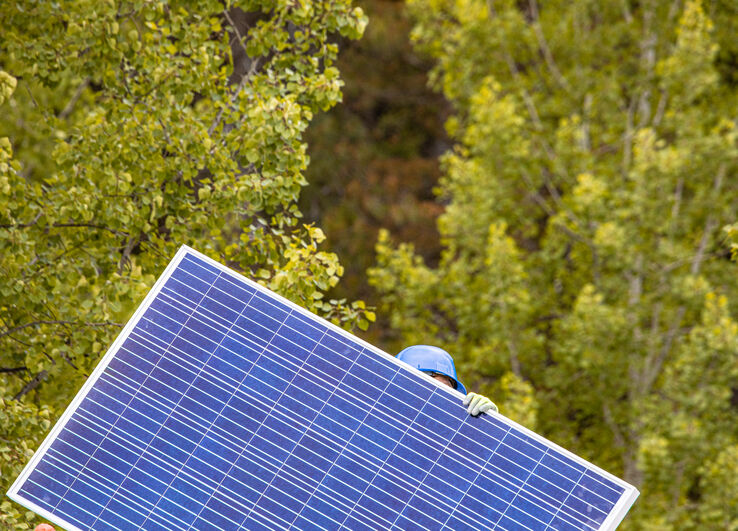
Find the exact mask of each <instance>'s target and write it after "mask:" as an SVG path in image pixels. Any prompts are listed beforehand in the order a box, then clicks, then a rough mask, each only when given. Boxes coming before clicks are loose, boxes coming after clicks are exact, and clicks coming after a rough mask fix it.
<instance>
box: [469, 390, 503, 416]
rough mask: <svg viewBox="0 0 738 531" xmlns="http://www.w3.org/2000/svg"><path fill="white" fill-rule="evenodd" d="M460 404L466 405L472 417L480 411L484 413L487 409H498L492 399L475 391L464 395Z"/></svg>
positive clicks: (494, 410)
mask: <svg viewBox="0 0 738 531" xmlns="http://www.w3.org/2000/svg"><path fill="white" fill-rule="evenodd" d="M462 404H464V405H465V406H467V408H466V410H467V412H468V413H469V414H470V415H471V416H473V417H476V416H477V415H479V414H480V413H486V412H487V411H493V412H494V413H497V412H498V411H499V410H498V409H497V406H496V405H495V404H494V402H492V400H490V399H489V398H487V397H486V396H482V395H478V394H477V393H469V394H468V395H466V396H465V397H464V401H463V402H462Z"/></svg>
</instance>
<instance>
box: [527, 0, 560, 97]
mask: <svg viewBox="0 0 738 531" xmlns="http://www.w3.org/2000/svg"><path fill="white" fill-rule="evenodd" d="M528 5H529V6H530V11H531V14H532V15H533V23H532V24H531V26H533V31H534V32H535V34H536V39H537V40H538V47H539V48H540V49H541V51H542V52H543V58H544V59H545V60H546V66H548V69H549V70H550V71H551V74H552V75H553V78H554V79H555V80H556V83H558V84H559V86H560V87H561V88H562V89H564V90H565V91H566V92H569V91H570V90H571V87H570V86H569V83H568V82H567V81H566V79H565V78H564V76H563V75H562V74H561V71H560V70H559V67H558V66H556V62H555V61H554V58H553V55H552V54H551V49H550V48H549V47H548V42H547V41H546V37H545V36H544V35H543V29H542V28H541V23H540V22H539V20H538V3H537V2H536V0H529V2H528Z"/></svg>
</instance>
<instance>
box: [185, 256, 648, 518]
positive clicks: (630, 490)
mask: <svg viewBox="0 0 738 531" xmlns="http://www.w3.org/2000/svg"><path fill="white" fill-rule="evenodd" d="M183 249H185V250H186V252H189V253H191V254H193V255H195V256H197V257H198V258H200V259H202V260H203V261H205V262H206V263H208V264H209V265H211V266H213V267H215V268H217V269H218V270H220V271H223V272H225V273H228V274H230V275H232V276H236V277H237V278H239V279H241V280H243V281H245V282H246V283H247V284H248V285H250V286H252V287H254V288H255V289H257V290H259V291H260V292H262V293H265V294H267V295H269V296H270V297H274V298H276V299H277V300H278V301H279V302H281V303H283V304H285V305H287V306H289V307H290V308H292V309H294V310H297V311H298V312H300V313H301V314H303V315H306V316H308V317H311V318H313V319H318V320H319V321H320V322H322V323H323V324H324V325H325V326H326V327H327V328H329V329H331V330H333V331H334V332H336V333H338V334H340V335H342V336H344V337H346V338H347V339H351V340H352V341H355V342H357V343H359V344H360V345H361V346H363V347H364V348H366V349H368V350H371V351H372V352H374V353H375V354H379V355H381V356H383V357H385V358H387V359H388V360H390V361H391V362H392V363H394V364H396V365H397V366H398V367H400V368H401V369H403V370H406V371H409V372H411V373H414V374H417V375H420V376H421V377H423V378H425V379H426V380H428V381H430V382H432V383H433V384H435V385H436V386H437V387H438V388H439V389H441V390H443V391H445V392H448V393H452V394H453V395H454V396H455V397H459V396H463V395H461V392H460V391H457V390H455V389H452V388H451V387H449V386H448V385H445V384H443V383H440V382H439V381H438V380H435V379H434V378H431V377H429V376H428V375H427V374H425V373H423V372H421V371H419V370H418V369H416V368H415V367H411V366H410V365H408V364H407V363H403V362H401V361H399V360H398V359H397V358H395V356H393V355H391V354H388V353H387V352H385V351H383V350H382V349H380V348H378V347H375V346H374V345H372V344H370V343H367V342H366V341H364V340H363V339H361V338H360V337H357V336H355V335H353V334H351V333H349V332H347V331H346V330H344V329H343V328H341V327H339V326H337V325H335V324H333V323H331V322H330V321H328V320H326V319H324V318H323V317H321V316H319V315H317V314H314V313H313V312H311V311H309V310H307V309H305V308H303V307H302V306H299V305H298V304H295V303H294V302H292V301H291V300H289V299H286V298H285V297H283V296H282V295H280V294H278V293H275V292H273V291H272V290H270V289H268V288H266V287H264V286H262V285H261V284H259V283H258V282H255V281H253V280H251V279H250V278H248V277H246V276H245V275H243V274H242V273H240V272H238V271H235V270H234V269H231V268H230V267H228V266H226V265H223V264H221V263H220V262H218V261H216V260H213V259H212V258H210V257H209V256H207V255H205V254H203V253H201V252H199V251H196V250H195V249H192V248H191V247H188V246H186V245H183V246H182V247H181V248H180V252H182V250H183ZM486 415H490V416H495V417H497V418H499V419H500V420H502V421H503V422H504V423H506V424H508V425H510V426H512V427H513V428H515V429H517V430H519V431H521V432H522V433H523V434H525V435H527V436H529V437H531V438H532V439H534V440H536V441H538V442H539V443H541V444H544V445H545V446H549V447H551V448H553V449H554V450H557V451H558V452H560V453H561V454H563V455H564V456H566V457H568V458H569V459H571V460H572V461H575V462H576V463H579V464H580V465H582V466H584V467H586V468H588V469H591V470H593V471H595V472H597V473H599V474H601V475H602V476H604V477H606V478H607V479H609V480H610V481H612V482H613V483H615V484H617V485H619V486H620V487H622V488H623V489H624V492H623V494H622V495H621V496H620V500H619V501H618V503H617V504H616V505H615V507H614V508H613V510H612V511H611V512H610V515H609V516H608V518H607V519H606V520H605V522H604V523H603V525H605V524H606V523H608V522H609V521H610V519H611V517H612V516H613V515H614V514H615V512H616V510H621V511H622V514H621V516H620V519H619V520H618V521H617V522H618V523H619V522H620V521H621V520H622V519H623V518H624V517H625V514H626V513H627V511H628V509H629V508H630V506H631V505H632V504H633V502H634V501H635V499H636V498H637V497H638V494H639V492H638V490H637V489H636V488H635V487H634V486H633V485H631V484H630V483H627V482H626V481H624V480H622V479H620V478H619V477H617V476H615V475H613V474H611V473H610V472H608V471H606V470H603V469H602V468H600V467H598V466H597V465H595V464H594V463H591V462H589V461H587V460H586V459H584V458H582V457H579V456H578V455H576V454H574V453H572V452H570V451H569V450H567V449H566V448H562V447H561V446H559V445H558V444H556V443H555V442H553V441H551V440H550V439H546V438H545V437H543V436H542V435H539V434H538V433H536V432H534V431H532V430H530V429H529V428H526V427H525V426H522V425H520V424H518V423H517V422H515V421H514V420H511V419H509V418H507V417H506V416H504V415H502V414H501V413H486ZM628 500H630V501H629V502H628ZM626 503H627V505H626ZM621 505H622V507H619V506H621ZM608 525H609V524H608ZM615 526H617V523H616V524H615ZM601 529H603V530H605V529H614V527H602V528H601Z"/></svg>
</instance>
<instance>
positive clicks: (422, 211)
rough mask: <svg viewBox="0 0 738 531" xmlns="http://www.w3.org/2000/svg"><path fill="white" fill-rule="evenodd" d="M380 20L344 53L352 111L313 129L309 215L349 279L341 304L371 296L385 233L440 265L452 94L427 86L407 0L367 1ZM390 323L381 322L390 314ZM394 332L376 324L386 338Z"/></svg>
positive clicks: (339, 109) (305, 205) (304, 204)
mask: <svg viewBox="0 0 738 531" xmlns="http://www.w3.org/2000/svg"><path fill="white" fill-rule="evenodd" d="M361 5H362V9H364V10H365V11H366V13H367V15H368V16H369V17H370V21H371V22H370V24H369V25H368V26H367V30H366V33H365V35H364V36H363V38H362V39H361V40H360V41H352V42H347V43H346V44H345V45H342V46H341V54H340V57H339V60H338V62H337V64H338V66H339V68H340V70H341V73H342V75H343V78H344V79H345V81H346V87H345V90H344V98H343V104H342V105H338V106H336V107H334V108H333V109H331V110H330V111H329V112H328V113H325V114H321V115H320V116H317V117H316V119H315V120H313V122H312V123H311V124H310V127H308V129H307V130H306V137H305V138H306V140H307V142H308V146H309V149H308V153H309V154H310V159H311V163H310V166H309V167H308V169H307V172H306V177H307V179H308V181H309V183H310V185H309V186H308V187H306V189H305V191H304V192H303V193H302V194H301V195H300V205H301V210H302V212H304V214H305V217H306V218H307V219H310V220H312V221H315V222H316V223H317V224H318V225H319V226H320V227H322V228H323V229H324V230H325V233H326V237H327V243H328V244H329V245H330V248H331V249H332V250H334V251H335V252H336V253H337V254H338V255H339V257H341V258H342V259H341V262H342V263H343V264H344V265H345V268H346V272H345V274H344V276H343V277H342V279H341V282H340V283H339V284H338V285H337V286H336V288H335V289H334V290H332V291H331V293H332V294H334V295H335V296H336V297H338V298H341V297H346V298H349V299H352V298H361V299H364V298H366V299H370V300H371V298H373V297H376V293H375V292H374V291H373V290H372V289H371V288H370V287H369V285H368V284H367V282H366V269H367V268H368V267H369V266H370V265H371V264H372V263H373V260H374V242H375V241H376V238H377V233H378V231H379V229H380V228H386V229H388V230H389V231H390V232H391V233H392V234H393V235H395V236H396V237H397V238H400V239H403V240H412V241H414V242H415V244H416V249H417V250H418V252H419V253H420V254H422V255H423V256H424V257H426V258H427V259H429V260H431V261H433V260H437V259H438V254H439V252H440V246H439V244H438V233H437V232H436V229H435V220H436V218H437V216H438V214H439V213H440V212H441V210H442V207H441V206H440V205H439V204H437V203H436V202H435V201H434V196H433V193H432V189H433V187H434V186H435V185H436V184H437V181H438V176H439V167H438V160H437V157H438V155H439V154H441V153H442V152H443V151H445V150H446V149H447V148H448V147H449V144H448V139H447V138H446V136H445V133H444V131H443V118H444V116H443V115H444V110H445V109H447V108H448V105H447V104H446V103H445V101H444V99H443V96H442V95H440V94H435V93H433V92H432V91H431V90H430V89H429V88H428V87H426V79H427V77H426V76H427V71H428V70H429V69H430V67H431V66H432V63H431V61H430V60H428V59H425V58H422V57H421V56H420V55H419V54H418V53H416V52H415V51H414V50H413V49H412V47H411V43H410V39H409V33H410V27H411V23H410V20H409V17H408V14H407V13H406V12H405V9H404V4H403V2H401V1H398V0H363V1H362V3H361ZM380 318H381V316H380ZM386 330H387V328H386V327H381V326H375V327H372V328H370V330H369V333H370V334H372V335H374V336H376V335H381V334H383V333H384V332H385V331H386Z"/></svg>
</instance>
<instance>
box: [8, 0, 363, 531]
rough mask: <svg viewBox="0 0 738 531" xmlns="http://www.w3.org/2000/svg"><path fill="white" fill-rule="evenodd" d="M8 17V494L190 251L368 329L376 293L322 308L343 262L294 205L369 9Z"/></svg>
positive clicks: (76, 11)
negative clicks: (367, 301)
mask: <svg viewBox="0 0 738 531" xmlns="http://www.w3.org/2000/svg"><path fill="white" fill-rule="evenodd" d="M0 18H2V20H3V30H2V31H3V43H2V46H1V47H0V68H1V69H2V70H3V72H2V73H0V83H1V85H0V89H1V90H0V97H2V101H0V104H2V105H3V110H2V112H3V120H2V124H0V137H1V138H0V190H1V191H2V194H0V353H1V354H0V360H1V361H0V371H1V372H0V407H1V408H2V409H1V410H0V418H1V419H2V426H3V430H2V435H1V436H0V454H1V455H2V456H3V458H2V459H3V460H2V461H0V463H1V466H2V478H3V479H2V485H0V488H2V489H3V491H4V490H5V489H6V488H7V487H8V486H9V483H8V482H9V481H11V480H12V479H13V478H14V477H15V476H16V475H17V473H18V472H19V471H20V469H21V467H22V465H23V464H24V463H23V461H24V460H25V458H26V457H27V456H28V455H30V453H31V450H32V449H33V448H35V447H36V446H37V444H38V443H39V441H40V438H41V436H42V435H43V434H44V432H45V431H46V430H47V429H48V427H49V425H50V421H51V420H53V417H54V416H55V415H56V413H57V412H59V411H60V410H61V408H62V407H63V406H64V405H66V403H67V402H68V401H69V400H70V399H71V398H72V396H73V395H74V393H75V392H76V390H77V389H78V388H79V386H80V384H81V383H82V381H83V380H84V378H85V377H86V376H87V375H88V374H89V373H90V370H91V369H92V368H93V367H94V365H95V364H96V363H97V361H98V359H99V357H100V355H101V354H102V353H103V352H104V350H105V348H106V345H109V344H110V343H111V341H112V339H113V337H114V336H115V335H116V334H117V333H118V332H119V330H120V327H121V326H122V323H124V322H125V321H126V320H127V319H128V317H129V316H130V315H131V312H132V311H133V309H134V308H135V307H136V306H137V305H138V303H139V302H140V301H141V300H142V298H143V296H144V294H145V292H146V291H147V290H148V289H149V288H150V287H151V285H152V282H153V280H154V278H155V277H156V276H157V275H158V274H159V273H160V272H161V271H162V270H163V267H164V265H165V264H166V263H167V261H168V260H169V259H170V258H171V257H172V256H173V255H174V252H175V250H176V249H177V248H178V247H179V246H180V245H181V244H189V245H192V246H194V247H195V248H197V249H199V250H201V251H203V252H205V253H207V254H209V255H211V256H213V257H214V258H216V259H218V260H220V261H225V262H227V263H228V264H229V265H231V266H232V267H235V268H237V269H239V270H241V271H244V272H245V273H247V274H249V275H251V276H252V277H255V278H257V279H259V280H260V281H261V282H262V283H263V284H265V285H266V286H267V287H269V288H271V289H274V290H276V291H278V292H280V293H281V294H283V295H285V296H287V297H288V298H290V299H292V300H293V301H295V302H297V303H298V304H301V305H303V306H305V307H307V308H309V309H311V310H313V311H316V312H318V313H321V314H322V315H324V316H326V317H328V318H330V319H332V320H333V321H334V322H336V323H339V324H342V325H344V326H346V327H352V326H354V325H359V326H362V327H366V325H367V320H368V319H370V318H371V317H372V314H371V313H370V312H367V311H366V310H364V309H363V304H362V303H361V302H360V301H359V302H356V303H353V304H332V303H330V302H324V301H323V293H324V292H325V291H326V290H327V289H328V288H329V287H330V286H332V285H335V283H336V282H337V281H338V278H339V276H340V275H341V274H342V267H341V266H340V264H339V263H338V261H337V258H336V256H335V255H334V254H333V253H329V252H325V251H321V250H319V248H318V246H319V244H320V242H321V241H322V240H323V239H324V236H323V233H322V231H321V230H320V229H319V228H317V227H314V226H312V225H301V223H300V217H301V215H300V212H299V210H298V208H297V206H296V200H297V197H298V195H299V192H300V189H301V187H302V186H303V185H304V184H305V179H304V177H303V172H304V170H305V168H306V166H307V163H308V157H307V156H306V145H305V143H304V142H303V140H302V134H303V132H304V130H305V128H306V127H307V124H308V123H309V122H310V120H311V119H312V118H313V116H314V115H315V113H317V112H319V111H323V110H327V109H328V108H330V107H331V106H333V105H335V104H336V103H337V102H338V101H339V100H340V97H341V95H340V88H341V85H342V82H341V80H340V79H339V73H338V70H337V69H336V67H335V66H334V63H335V59H336V54H337V46H336V45H335V44H334V43H333V41H334V40H335V38H336V36H338V35H341V36H343V37H345V38H352V39H355V38H358V37H359V36H360V35H361V34H362V32H363V29H364V27H365V25H366V17H365V16H364V15H363V13H362V11H361V10H360V9H359V8H352V7H351V5H350V1H349V0H325V1H320V2H295V1H291V0H277V1H266V0H264V1H260V0H251V1H243V2H231V1H227V2H219V1H215V0H199V1H195V2H192V1H188V2H185V1H178V0H171V1H166V0H161V1H146V2H143V1H138V0H131V1H125V0H122V1H118V2H116V1H113V0H110V1H107V2H103V3H100V2H97V1H92V0H83V1H77V0H75V1H66V0H62V1H59V2H6V3H3V4H2V6H0ZM1 512H2V516H0V522H2V524H1V525H5V526H6V527H9V528H13V527H14V526H16V527H18V528H21V529H22V528H25V527H27V526H26V524H25V523H24V522H23V520H24V517H23V515H22V514H21V513H20V512H19V510H18V507H17V506H14V505H11V504H10V502H8V501H5V502H3V505H2V511H1ZM26 517H27V518H29V519H30V516H28V515H26Z"/></svg>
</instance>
